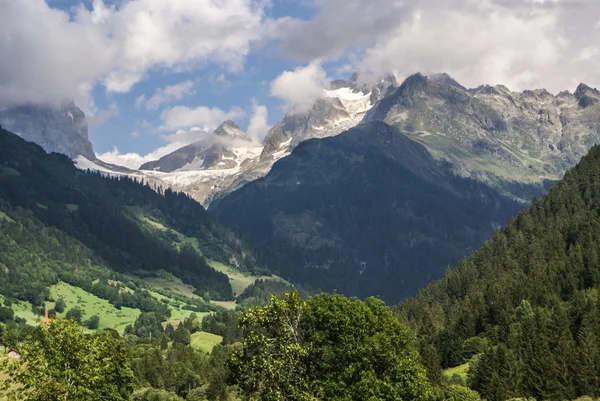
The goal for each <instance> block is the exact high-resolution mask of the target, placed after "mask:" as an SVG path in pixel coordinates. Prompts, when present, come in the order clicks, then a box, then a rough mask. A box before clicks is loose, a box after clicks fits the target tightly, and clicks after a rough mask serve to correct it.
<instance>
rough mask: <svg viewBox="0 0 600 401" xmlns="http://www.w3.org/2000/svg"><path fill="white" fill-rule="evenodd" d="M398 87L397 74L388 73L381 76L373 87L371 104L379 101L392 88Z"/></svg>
mask: <svg viewBox="0 0 600 401" xmlns="http://www.w3.org/2000/svg"><path fill="white" fill-rule="evenodd" d="M397 87H398V81H397V80H396V76H395V75H394V74H392V73H388V74H386V75H384V76H383V77H381V78H379V79H378V80H377V82H375V84H373V86H372V87H371V98H370V100H371V104H375V103H377V102H378V101H380V100H381V99H382V98H383V97H384V96H387V95H388V93H389V92H390V91H391V90H394V89H396V88H397Z"/></svg>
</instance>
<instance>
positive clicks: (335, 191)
mask: <svg viewBox="0 0 600 401" xmlns="http://www.w3.org/2000/svg"><path fill="white" fill-rule="evenodd" d="M520 207H521V206H520V205H519V204H517V202H515V201H513V200H511V199H509V198H507V197H504V196H502V195H500V194H499V193H498V192H497V191H495V190H493V189H491V188H490V187H488V186H486V185H485V184H481V183H478V182H476V181H474V180H470V179H466V178H460V177H456V176H455V175H454V174H453V173H452V171H451V167H450V166H449V165H448V164H447V163H444V162H442V161H438V160H435V159H434V158H433V157H432V156H431V154H430V153H429V152H428V151H427V149H426V148H425V147H424V146H423V145H421V144H419V143H417V142H415V141H413V140H412V139H410V138H409V137H408V136H406V135H404V134H402V133H401V132H400V131H398V130H397V129H396V128H393V127H391V126H389V125H387V124H386V123H383V122H380V121H374V122H370V123H366V124H360V125H358V126H357V127H355V128H352V129H350V130H348V131H346V132H344V133H342V134H340V135H337V136H333V137H328V138H323V139H310V140H306V141H304V142H302V143H301V144H299V145H298V146H297V147H296V148H295V149H294V150H293V151H292V153H291V155H289V156H288V157H285V158H283V159H281V160H280V161H279V162H277V163H276V164H275V165H274V166H273V168H272V169H271V171H270V172H269V173H268V174H267V175H266V176H265V177H264V178H262V179H260V180H256V181H253V182H251V183H248V184H247V185H245V186H243V187H242V188H240V189H238V190H236V191H234V192H233V193H231V194H229V195H228V196H226V197H224V198H223V199H221V200H220V201H218V202H215V203H213V204H211V207H210V211H213V212H214V213H215V214H216V215H217V216H218V217H219V219H220V220H221V221H223V222H225V223H227V224H230V225H232V226H236V227H240V228H242V229H244V230H245V231H247V232H248V233H250V234H252V235H253V237H254V238H255V239H256V240H258V241H260V242H262V243H263V244H264V245H265V246H267V247H268V249H271V250H272V251H274V252H276V253H277V254H278V255H280V256H281V258H282V259H284V260H285V262H286V264H285V265H286V266H287V267H288V268H289V269H288V270H287V271H284V272H282V273H284V274H285V275H286V277H288V278H290V279H292V280H294V281H297V282H304V283H308V284H310V285H311V286H313V287H314V288H320V289H323V290H326V291H327V290H338V291H340V292H342V293H344V294H347V295H355V296H360V297H364V296H369V295H379V296H381V297H383V298H384V299H385V300H386V301H389V302H391V303H395V302H397V301H398V300H399V299H401V298H403V297H405V296H409V295H414V294H415V292H416V290H417V288H419V287H422V286H425V285H426V284H427V283H428V282H430V281H431V280H434V279H436V278H439V277H441V276H442V274H443V272H444V269H445V267H446V266H447V265H448V264H452V263H454V262H456V261H457V260H458V259H459V258H461V257H462V256H464V255H465V254H466V253H468V252H469V250H470V249H475V248H476V247H477V246H479V245H480V244H481V242H482V241H484V240H485V239H487V238H489V237H490V236H491V235H492V234H493V233H494V230H495V229H496V228H497V227H499V226H500V225H502V224H505V223H506V222H507V221H508V219H509V218H510V217H511V216H513V215H514V214H516V212H517V211H518V210H519V209H520Z"/></svg>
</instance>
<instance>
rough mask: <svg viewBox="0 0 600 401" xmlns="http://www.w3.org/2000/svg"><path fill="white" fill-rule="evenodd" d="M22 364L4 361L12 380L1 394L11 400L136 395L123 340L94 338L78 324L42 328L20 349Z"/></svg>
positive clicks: (87, 400)
mask: <svg viewBox="0 0 600 401" xmlns="http://www.w3.org/2000/svg"><path fill="white" fill-rule="evenodd" d="M18 352H19V354H20V359H3V360H2V361H1V363H0V364H1V365H0V366H1V367H2V370H3V371H4V372H6V373H7V374H9V378H8V379H7V380H5V381H4V382H0V391H1V393H0V394H2V393H3V394H4V395H5V396H6V397H7V399H8V400H9V401H13V400H27V401H51V400H82V401H96V400H98V401H100V400H103V401H104V400H115V401H119V400H128V399H129V396H130V395H131V393H132V392H133V372H132V370H131V368H130V366H129V360H130V356H129V351H128V348H127V346H126V344H125V343H124V342H122V341H121V340H120V339H119V338H118V335H115V333H112V332H110V331H101V332H97V333H95V334H93V335H88V334H85V333H84V332H83V329H82V328H81V327H79V326H77V325H76V323H74V322H72V321H55V322H51V323H50V325H49V327H48V328H47V329H46V327H45V326H40V327H38V328H37V329H36V330H35V331H34V332H33V334H32V335H31V336H30V337H29V338H28V339H27V340H26V341H25V342H24V343H23V345H22V346H20V347H18Z"/></svg>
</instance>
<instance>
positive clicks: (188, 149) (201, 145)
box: [140, 120, 262, 173]
mask: <svg viewBox="0 0 600 401" xmlns="http://www.w3.org/2000/svg"><path fill="white" fill-rule="evenodd" d="M257 148H260V150H262V147H261V146H260V144H256V143H253V142H252V140H251V139H250V138H248V136H246V134H245V133H244V132H243V131H242V130H241V129H240V127H238V126H237V125H236V124H235V123H234V122H233V121H231V120H227V121H225V122H223V124H221V125H220V126H219V127H218V128H217V129H216V130H214V131H213V132H212V133H206V135H205V136H204V138H202V139H201V140H198V141H196V142H194V143H192V144H190V145H187V146H184V147H182V148H179V149H177V150H176V151H174V152H172V153H169V154H168V155H165V156H163V157H161V158H160V159H159V160H155V161H151V162H148V163H145V164H143V165H142V166H141V167H140V170H150V171H160V172H163V173H171V172H174V171H198V170H230V169H235V168H239V167H240V166H241V164H242V163H243V162H244V161H245V160H246V159H248V158H253V157H256V153H257V152H260V151H259V150H258V151H257Z"/></svg>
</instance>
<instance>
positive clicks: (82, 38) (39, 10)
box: [0, 0, 266, 107]
mask: <svg viewBox="0 0 600 401" xmlns="http://www.w3.org/2000/svg"><path fill="white" fill-rule="evenodd" d="M0 4H1V7H2V12H1V13H0V37H2V40H0V55H1V56H2V59H3V62H2V63H0V107H3V106H11V105H15V104H21V103H25V102H33V103H51V104H52V103H59V102H61V101H62V100H64V99H65V98H72V99H75V100H76V102H77V103H78V104H82V105H83V104H87V103H88V102H89V101H90V99H89V91H90V90H91V89H92V88H93V87H94V85H96V84H97V83H99V82H101V83H102V84H103V85H104V86H105V87H106V89H107V90H108V91H111V92H128V91H129V90H130V89H131V87H132V86H133V85H134V84H136V83H137V82H139V81H140V80H142V79H144V77H145V76H146V75H147V74H148V73H149V71H150V70H156V69H167V70H175V71H177V70H178V71H181V70H186V69H191V68H195V67H198V66H202V65H204V64H206V63H216V64H218V65H222V66H223V67H224V68H226V69H229V70H233V71H236V70H240V69H241V68H242V66H243V63H244V59H245V57H246V56H247V54H248V53H249V51H250V45H251V43H252V42H253V41H255V40H258V39H259V38H260V37H261V35H262V34H263V23H264V20H265V18H264V8H265V5H266V3H265V2H263V1H259V0H256V1H255V0H220V1H213V0H169V1H157V0H133V1H126V2H123V3H122V4H121V6H120V7H119V8H116V7H114V6H111V7H108V6H106V5H105V4H104V3H103V1H102V0H94V2H93V8H92V10H88V9H86V8H85V7H84V6H83V5H79V6H75V7H74V8H73V9H72V10H71V12H67V11H63V10H58V9H53V8H51V7H49V6H48V4H47V3H46V2H45V1H44V0H26V1H20V0H18V1H12V0H0ZM152 107H153V106H152Z"/></svg>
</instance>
